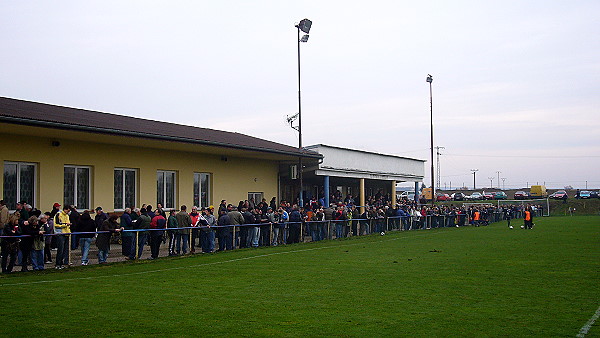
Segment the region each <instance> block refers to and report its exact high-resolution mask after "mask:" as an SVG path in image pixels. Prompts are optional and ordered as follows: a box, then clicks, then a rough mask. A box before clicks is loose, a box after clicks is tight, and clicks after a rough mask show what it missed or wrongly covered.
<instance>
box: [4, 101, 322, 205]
mask: <svg viewBox="0 0 600 338" xmlns="http://www.w3.org/2000/svg"><path fill="white" fill-rule="evenodd" d="M299 156H302V157H303V161H304V162H305V163H307V165H311V164H313V165H314V164H316V163H318V161H319V160H320V159H321V158H322V155H320V154H318V153H316V152H312V151H307V150H305V151H303V152H300V151H299V149H298V148H294V147H290V146H287V145H283V144H279V143H275V142H271V141H267V140H263V139H259V138H255V137H251V136H247V135H243V134H239V133H231V132H224V131H218V130H212V129H205V128H198V127H191V126H184V125H178V124H172V123H165V122H157V121H150V120H145V119H138V118H132V117H127V116H121V115H114V114H107V113H101V112H94V111H89V110H83V109H75V108H68V107H60V106H54V105H48V104H42V103H36V102H29V101H22V100H16V99H10V98H0V159H1V160H2V162H3V170H4V175H3V179H2V181H1V182H0V184H1V185H2V186H1V188H2V192H3V197H2V198H3V199H4V200H5V201H6V203H7V205H8V206H9V209H14V207H15V204H16V203H17V202H18V201H22V200H25V201H27V202H28V203H29V204H31V205H33V206H34V207H36V208H38V209H40V210H43V211H47V210H50V209H51V208H52V205H53V204H54V203H55V202H58V203H60V204H62V205H66V204H71V205H76V206H77V208H78V209H93V208H95V207H96V206H102V207H103V208H104V210H105V211H121V210H123V209H124V208H125V207H133V206H140V205H141V204H142V203H145V204H151V205H153V206H156V205H157V203H161V204H162V205H163V206H164V207H165V208H179V206H180V205H182V204H185V205H187V206H192V205H197V206H201V207H203V206H208V205H215V206H216V205H218V204H219V203H220V201H221V200H222V199H224V200H227V203H232V204H237V203H238V202H239V201H240V200H245V199H250V198H254V199H255V200H256V202H258V200H259V199H262V198H266V199H267V201H268V200H270V199H271V198H272V197H276V198H277V199H278V200H279V198H278V197H279V190H280V186H279V168H280V167H281V166H286V165H289V164H293V163H296V162H297V161H298V158H299Z"/></svg>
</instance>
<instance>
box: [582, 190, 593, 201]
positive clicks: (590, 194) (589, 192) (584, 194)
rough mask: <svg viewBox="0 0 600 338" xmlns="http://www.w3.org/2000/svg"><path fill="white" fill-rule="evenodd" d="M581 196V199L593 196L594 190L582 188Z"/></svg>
mask: <svg viewBox="0 0 600 338" xmlns="http://www.w3.org/2000/svg"><path fill="white" fill-rule="evenodd" d="M579 198H581V199H588V198H592V192H591V191H589V190H582V191H580V192H579Z"/></svg>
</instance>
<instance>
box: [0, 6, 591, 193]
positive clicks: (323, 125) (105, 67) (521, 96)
mask: <svg viewBox="0 0 600 338" xmlns="http://www.w3.org/2000/svg"><path fill="white" fill-rule="evenodd" d="M598 13H600V1H597V0H590V1H577V0H574V1H506V0H502V1H456V0H455V1H400V0H395V1H347V0H346V1H325V0H320V1H280V0H279V1H173V0H169V1H106V0H103V1H2V2H0V22H2V24H0V39H1V41H2V53H0V67H1V72H0V74H1V75H0V96H6V97H12V98H18V99H24V100H30V101H36V102H44V103H51V104H57V105H64V106H70V107H77V108H85V109H90V110H98V111H103V112H110V113H115V114H121V115H129V116H135V117H142V118H147V119H153V120H161V121H168V122H174V123H181V124H189V125H194V126H199V127H205V128H213V129H220V130H226V131H235V132H241V133H244V134H248V135H252V136H256V137H260V138H264V139H268V140H272V141H276V142H280V143H284V144H288V145H292V146H297V145H298V141H297V133H296V132H295V131H294V130H293V129H291V128H290V127H289V125H287V124H286V122H285V117H286V115H292V114H294V113H296V112H297V110H298V99H297V98H298V92H297V91H298V79H297V31H296V28H295V27H294V24H295V23H297V22H298V21H300V20H301V19H303V18H309V19H311V20H312V21H313V26H312V30H311V32H310V39H309V41H308V42H307V43H305V44H302V46H301V53H302V55H301V62H302V116H303V143H304V145H310V144H317V143H322V144H328V145H335V146H341V147H348V148H353V149H361V150H368V151H374V152H379V153H385V154H394V155H400V156H406V157H414V158H419V159H425V160H428V159H429V147H430V139H429V137H430V134H429V128H430V121H429V116H430V115H429V86H428V84H427V82H426V81H425V79H426V76H427V74H428V73H429V74H432V75H433V115H434V128H435V132H434V135H435V145H438V146H443V147H445V149H444V150H442V151H441V153H442V154H443V155H442V156H441V157H440V162H441V185H442V188H443V187H444V186H447V187H448V188H449V186H450V184H452V187H453V188H455V187H457V186H462V185H463V183H464V184H465V185H467V186H470V187H472V184H473V175H471V172H470V169H479V171H478V172H477V186H478V188H480V187H481V188H482V187H489V186H490V180H489V179H488V177H494V179H493V181H492V185H493V186H497V185H498V182H497V177H498V175H497V173H496V171H501V174H500V177H501V178H505V181H504V184H505V186H506V188H509V187H524V186H525V185H526V184H527V183H529V184H530V185H531V184H536V183H538V182H539V184H543V183H544V182H545V183H546V185H547V186H549V187H563V186H565V185H572V186H573V187H575V188H585V184H586V181H588V186H589V187H590V188H600V174H599V172H600V171H599V168H600V140H599V138H598V136H599V135H600V118H598V113H599V108H600V20H598ZM429 170H430V169H429V162H427V163H426V179H425V180H426V184H427V185H429V182H430V178H429V174H428V173H429Z"/></svg>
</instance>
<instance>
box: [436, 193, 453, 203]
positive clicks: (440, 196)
mask: <svg viewBox="0 0 600 338" xmlns="http://www.w3.org/2000/svg"><path fill="white" fill-rule="evenodd" d="M435 199H436V200H437V201H438V202H440V201H449V200H450V195H448V194H444V193H441V192H440V193H437V194H436V196H435Z"/></svg>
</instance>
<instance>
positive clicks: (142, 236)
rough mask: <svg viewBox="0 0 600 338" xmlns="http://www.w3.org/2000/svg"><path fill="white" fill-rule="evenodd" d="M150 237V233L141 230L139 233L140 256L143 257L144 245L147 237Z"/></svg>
mask: <svg viewBox="0 0 600 338" xmlns="http://www.w3.org/2000/svg"><path fill="white" fill-rule="evenodd" d="M147 238H148V234H147V233H144V232H140V233H139V235H138V242H137V245H138V258H142V253H143V252H144V245H146V239H147Z"/></svg>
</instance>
